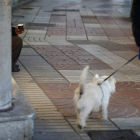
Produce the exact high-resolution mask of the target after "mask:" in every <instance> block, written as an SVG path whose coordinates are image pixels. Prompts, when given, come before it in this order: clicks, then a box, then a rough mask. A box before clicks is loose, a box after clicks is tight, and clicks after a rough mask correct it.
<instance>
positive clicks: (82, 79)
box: [79, 66, 89, 95]
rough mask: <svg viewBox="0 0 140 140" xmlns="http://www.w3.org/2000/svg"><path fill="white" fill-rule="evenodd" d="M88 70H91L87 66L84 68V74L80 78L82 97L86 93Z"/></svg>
mask: <svg viewBox="0 0 140 140" xmlns="http://www.w3.org/2000/svg"><path fill="white" fill-rule="evenodd" d="M88 69H89V66H86V67H85V68H84V70H83V72H82V74H81V77H80V83H79V87H80V95H82V94H83V93H84V91H85V86H86V79H87V74H88Z"/></svg>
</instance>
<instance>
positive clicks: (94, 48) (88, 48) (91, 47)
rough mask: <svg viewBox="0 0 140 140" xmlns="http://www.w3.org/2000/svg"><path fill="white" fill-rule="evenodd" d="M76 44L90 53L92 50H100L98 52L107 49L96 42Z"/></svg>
mask: <svg viewBox="0 0 140 140" xmlns="http://www.w3.org/2000/svg"><path fill="white" fill-rule="evenodd" d="M78 46H79V47H80V48H83V49H84V50H86V51H87V52H89V53H91V54H92V52H93V53H94V52H98V51H100V52H103V51H108V50H106V49H105V48H103V47H101V46H99V45H97V44H92V45H91V44H90V45H87V44H86V45H83V44H82V45H79V44H78Z"/></svg>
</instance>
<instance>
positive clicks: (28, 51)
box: [20, 48, 38, 56]
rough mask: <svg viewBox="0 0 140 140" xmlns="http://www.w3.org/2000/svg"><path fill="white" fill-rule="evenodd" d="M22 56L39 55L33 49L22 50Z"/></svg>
mask: <svg viewBox="0 0 140 140" xmlns="http://www.w3.org/2000/svg"><path fill="white" fill-rule="evenodd" d="M20 55H21V56H22V55H24V56H25V55H38V53H36V52H35V51H34V50H33V49H32V48H22V50H21V54H20Z"/></svg>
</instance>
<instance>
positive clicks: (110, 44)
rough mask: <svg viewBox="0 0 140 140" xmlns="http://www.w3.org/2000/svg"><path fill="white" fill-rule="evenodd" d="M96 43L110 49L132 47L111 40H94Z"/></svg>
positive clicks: (117, 49)
mask: <svg viewBox="0 0 140 140" xmlns="http://www.w3.org/2000/svg"><path fill="white" fill-rule="evenodd" d="M94 43H96V44H98V45H100V46H102V47H104V48H106V49H108V50H109V51H119V50H120V51H129V50H130V49H129V48H127V47H125V46H123V45H119V44H116V43H113V42H110V41H94Z"/></svg>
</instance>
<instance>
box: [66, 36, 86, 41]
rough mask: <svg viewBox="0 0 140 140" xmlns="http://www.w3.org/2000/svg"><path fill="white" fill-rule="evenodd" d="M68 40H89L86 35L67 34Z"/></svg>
mask: <svg viewBox="0 0 140 140" xmlns="http://www.w3.org/2000/svg"><path fill="white" fill-rule="evenodd" d="M67 40H87V37H86V35H84V36H67Z"/></svg>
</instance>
